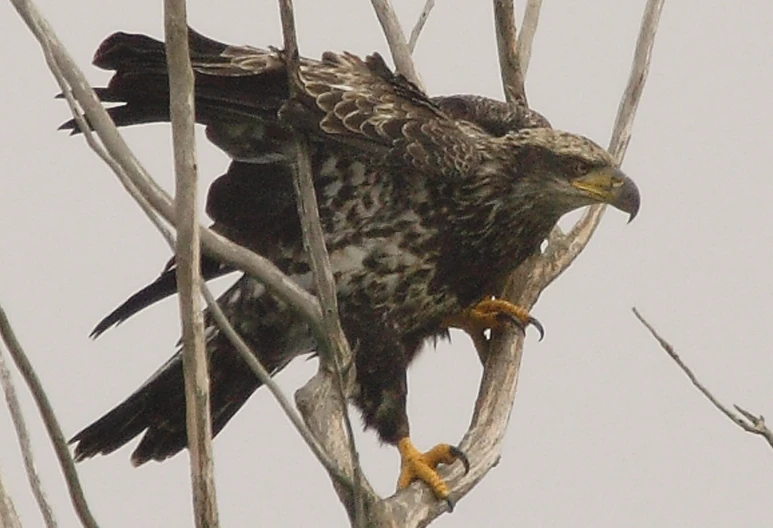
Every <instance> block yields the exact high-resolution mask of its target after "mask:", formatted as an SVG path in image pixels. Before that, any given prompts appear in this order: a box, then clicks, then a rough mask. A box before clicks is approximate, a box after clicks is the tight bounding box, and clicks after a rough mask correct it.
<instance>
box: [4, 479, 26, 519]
mask: <svg viewBox="0 0 773 528" xmlns="http://www.w3.org/2000/svg"><path fill="white" fill-rule="evenodd" d="M0 526H2V527H3V528H22V526H21V521H19V515H18V514H17V513H16V508H15V507H14V505H13V499H11V496H10V495H9V494H8V492H7V491H6V490H5V484H4V483H3V473H2V472H0Z"/></svg>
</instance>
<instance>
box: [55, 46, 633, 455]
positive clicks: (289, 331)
mask: <svg viewBox="0 0 773 528" xmlns="http://www.w3.org/2000/svg"><path fill="white" fill-rule="evenodd" d="M191 50H192V61H193V68H194V71H195V74H196V107H197V120H198V121H199V122H200V123H203V124H205V125H206V126H207V135H208V137H209V138H210V139H211V140H212V141H213V142H214V143H215V144H216V145H218V146H219V147H220V148H222V149H223V150H224V151H226V152H227V153H228V154H229V155H230V156H231V157H232V158H233V159H234V160H235V161H234V162H233V163H232V164H231V167H230V168H229V171H228V173H226V174H225V175H223V176H221V177H220V178H219V179H218V180H216V181H215V183H214V184H213V186H212V188H211V189H210V194H209V196H208V208H207V211H208V213H209V214H210V216H211V217H212V218H213V220H214V221H215V226H214V227H215V229H217V230H218V231H220V232H222V233H224V234H225V235H226V236H228V237H229V238H231V239H232V240H234V241H236V242H238V243H240V244H242V245H245V246H247V247H250V248H252V249H253V250H255V251H258V252H260V253H261V254H263V255H264V256H266V257H267V258H269V259H271V260H272V261H273V262H274V263H275V264H276V265H277V266H279V267H280V268H281V269H282V270H283V271H284V272H285V273H287V274H288V275H290V276H291V277H292V278H293V279H294V280H296V281H297V282H298V283H299V284H300V285H302V286H303V287H305V288H307V289H309V290H310V291H313V280H312V277H311V274H310V271H309V265H308V260H307V258H306V255H305V254H304V251H303V247H302V243H301V238H300V231H299V227H298V220H297V217H296V211H295V199H294V196H293V194H292V187H291V183H290V179H289V178H290V176H289V172H288V169H287V165H286V164H287V163H288V162H289V161H290V160H289V159H288V155H289V154H290V153H291V152H292V149H291V148H289V147H290V146H291V145H290V143H289V142H290V141H291V137H292V134H291V133H290V132H291V130H290V129H289V128H288V124H292V126H293V127H296V128H298V129H300V130H302V131H303V132H304V133H305V134H307V135H308V137H309V139H310V142H311V145H312V156H311V157H312V165H313V173H314V179H315V186H316V191H317V196H318V200H319V206H320V216H321V221H322V225H323V229H324V231H325V237H326V240H325V241H326V243H327V247H328V250H329V252H330V257H331V264H332V268H333V273H334V277H335V280H336V286H337V294H338V299H339V307H340V315H341V321H342V324H343V328H344V330H345V332H346V335H347V337H348V338H349V340H350V342H351V344H352V347H353V349H354V352H355V366H356V376H357V382H358V391H357V393H356V394H355V396H354V402H355V403H356V404H357V406H358V407H359V408H360V409H361V410H362V414H363V417H364V421H365V424H366V426H369V427H373V428H375V429H376V430H377V432H378V434H379V436H380V437H381V439H382V440H384V441H385V442H388V443H391V444H398V442H403V441H404V440H407V439H408V435H409V427H408V419H407V417H406V413H405V398H406V394H407V387H406V374H405V373H406V368H407V367H408V365H409V364H410V362H411V360H412V359H413V358H414V356H415V355H416V353H417V352H418V351H419V349H420V347H421V345H422V343H423V342H424V341H426V340H427V339H430V338H433V337H436V336H438V335H441V334H443V333H444V332H445V331H446V328H445V324H446V321H447V320H449V318H451V317H453V316H455V315H457V314H459V313H461V312H463V311H464V310H466V309H468V308H470V307H471V306H473V305H474V304H475V303H476V302H478V301H480V300H481V299H483V298H484V297H486V296H489V295H492V294H497V293H498V292H499V291H500V288H501V286H502V284H503V282H504V280H505V278H506V277H507V275H508V274H509V272H510V271H512V270H513V269H514V268H515V267H516V266H518V265H519V264H520V263H521V262H523V261H524V260H525V259H526V258H527V257H528V256H529V255H531V254H532V253H534V252H535V251H538V249H539V245H540V243H541V242H542V241H543V240H544V238H545V237H546V236H547V234H548V233H549V232H550V229H551V228H552V227H553V226H554V225H555V223H556V221H557V220H558V219H559V218H560V217H561V215H563V214H565V213H567V212H569V211H571V210H572V209H575V208H577V207H581V206H584V205H588V204H592V203H610V204H612V205H615V206H616V207H618V208H620V209H622V210H623V211H626V212H628V213H630V214H631V216H633V215H635V214H636V211H637V210H638V205H639V198H638V191H637V190H636V187H635V186H634V184H633V183H632V182H631V181H630V180H628V179H627V178H626V177H625V176H624V175H623V174H622V173H621V172H620V171H618V170H617V169H616V168H615V167H614V163H613V160H612V158H611V157H610V155H609V154H608V153H607V152H606V151H605V150H604V149H603V148H601V147H599V146H598V145H596V144H595V143H593V142H592V141H590V140H588V139H586V138H583V137H581V136H577V135H574V134H570V133H566V132H561V131H557V130H553V129H551V128H550V127H549V125H548V123H547V122H546V121H545V120H544V118H542V117H541V116H540V115H539V114H537V113H535V112H533V111H531V110H529V109H525V108H519V109H514V110H513V109H510V108H509V107H508V106H507V105H505V104H504V103H501V102H497V101H493V100H490V99H486V98H482V97H476V96H449V97H438V98H433V99H431V98H428V97H427V96H426V95H425V94H424V93H423V92H421V91H420V90H419V89H417V88H416V87H415V86H413V85H412V84H410V83H409V82H407V81H406V80H405V79H404V78H402V77H400V76H396V75H393V74H392V73H391V71H390V70H389V68H388V67H387V66H386V65H385V63H384V61H383V60H382V59H381V57H379V56H378V55H373V56H371V57H369V58H367V59H366V60H361V59H359V58H358V57H356V56H354V55H351V54H349V53H341V54H335V53H326V54H324V55H323V57H322V60H321V61H313V60H306V59H304V60H302V61H301V70H300V80H301V85H302V87H303V92H302V94H301V96H300V97H299V98H298V99H296V100H294V101H292V102H288V101H287V97H288V91H287V81H286V72H285V70H284V63H283V61H282V56H281V53H278V52H276V51H271V50H260V49H256V48H249V47H236V46H226V45H224V44H221V43H218V42H215V41H212V40H209V39H206V38H205V37H202V36H201V35H198V34H196V33H192V34H191ZM95 64H96V65H97V66H100V67H102V68H106V69H110V70H114V71H115V72H116V73H115V75H114V76H113V78H112V79H111V81H110V83H109V85H108V87H107V88H103V89H100V90H98V93H99V95H100V97H101V98H102V100H103V101H106V102H119V103H123V105H121V106H115V107H113V108H111V109H110V110H109V112H110V113H111V115H112V116H113V118H114V119H115V121H116V123H117V124H118V125H131V124H137V123H146V122H154V121H164V120H168V117H169V112H168V108H167V105H168V86H167V77H166V64H165V56H164V51H163V44H161V43H159V42H157V41H155V40H153V39H150V38H149V37H145V36H141V35H129V34H125V33H117V34H115V35H113V36H111V37H109V38H108V39H107V40H106V41H105V42H104V43H103V44H102V45H101V46H100V49H99V50H98V52H97V55H96V57H95ZM69 126H70V127H72V126H74V125H72V123H70V125H69ZM203 268H204V270H205V275H206V276H209V277H212V276H216V275H219V274H222V273H225V272H228V271H230V270H229V269H228V268H227V267H225V266H221V265H220V264H219V263H217V262H216V261H214V260H213V259H211V258H209V257H205V260H204V263H203ZM174 287H175V286H174V267H173V266H172V267H170V268H168V269H167V270H166V272H165V274H163V275H162V276H161V277H160V278H159V280H157V281H156V282H155V283H153V284H152V285H151V286H149V287H148V288H146V289H145V290H142V291H141V292H139V293H138V294H137V295H135V296H134V297H132V298H131V299H130V300H129V301H127V303H126V304H124V305H122V306H121V307H120V308H119V309H118V310H117V311H116V312H114V313H113V314H111V315H110V316H108V318H106V320H104V321H103V322H101V323H100V325H98V327H97V328H96V329H95V333H96V334H99V333H101V332H102V331H104V330H105V329H107V328H108V327H109V326H111V325H113V324H117V323H119V322H121V321H123V320H124V319H125V318H126V317H129V316H130V315H132V314H133V313H134V312H136V311H137V310H139V309H142V308H143V307H144V306H146V305H148V304H151V303H152V302H155V300H157V299H158V298H161V297H163V296H165V295H168V294H170V293H172V292H173V291H174ZM219 303H220V305H221V306H222V308H223V310H224V311H225V313H226V315H227V316H228V318H229V320H230V321H231V322H232V324H233V325H234V326H235V328H236V329H237V331H239V332H240V333H241V334H242V336H243V337H244V338H245V339H246V340H247V342H248V343H249V344H250V346H251V347H252V348H253V350H254V351H255V353H256V354H257V355H258V357H259V358H260V360H261V361H262V362H263V363H264V365H265V366H266V367H267V368H268V369H269V370H270V371H272V372H276V371H278V370H279V369H281V368H282V367H284V366H285V365H286V364H287V363H288V362H289V361H290V360H292V359H293V358H294V357H296V356H298V355H300V354H304V353H309V352H312V351H313V350H314V349H315V343H314V342H313V339H312V337H311V335H310V332H309V329H308V327H307V325H306V324H305V323H304V322H303V321H301V320H299V319H298V317H297V316H296V314H295V313H294V312H293V310H292V309H291V308H290V307H288V306H286V305H285V304H284V303H283V302H281V301H280V300H278V299H276V298H275V297H274V296H272V295H271V294H270V293H269V292H267V291H266V290H265V288H264V287H263V286H262V285H261V284H259V283H258V282H257V281H255V280H254V279H252V278H250V277H247V276H242V277H241V278H240V279H239V280H238V281H237V283H236V284H234V285H233V286H232V287H231V288H230V289H229V290H228V291H227V292H226V293H224V294H223V295H222V297H221V298H220V299H219ZM207 352H208V354H209V359H210V373H211V376H212V381H211V383H212V388H211V394H212V413H213V421H214V426H215V427H214V429H215V433H217V431H219V430H220V429H221V428H222V427H223V426H224V425H225V423H226V422H227V421H228V420H229V419H230V418H231V417H232V416H233V414H234V413H235V412H236V411H237V410H238V409H239V408H240V407H241V406H242V405H243V404H244V402H245V401H246V400H247V398H248V397H249V395H250V394H251V393H252V392H253V391H254V390H255V389H257V388H258V386H259V382H258V381H257V379H255V378H254V376H253V375H252V373H251V372H250V370H249V369H248V368H247V367H246V366H245V365H243V364H242V363H241V361H240V360H239V359H238V357H237V356H236V354H235V352H234V351H233V349H232V347H231V345H230V343H229V342H228V340H227V338H225V337H224V336H223V335H222V334H221V333H220V331H219V329H218V328H217V326H216V325H215V324H214V322H213V321H212V319H211V318H210V317H207ZM143 431H144V432H145V434H144V436H143V439H142V441H141V443H140V445H139V446H138V447H137V449H136V450H135V452H134V455H133V461H134V462H135V463H137V464H140V463H143V462H145V461H147V460H150V459H156V460H162V459H164V458H166V457H168V456H171V455H173V454H175V453H176V452H177V451H179V450H180V449H182V448H183V447H184V446H185V444H186V436H185V413H184V394H183V382H182V369H181V361H180V354H179V353H178V354H176V355H175V356H174V357H173V358H172V359H171V360H170V362H168V363H167V364H166V365H164V367H162V368H161V369H160V370H159V371H158V372H157V373H156V374H155V375H154V376H153V377H152V378H151V379H150V380H148V381H147V382H146V383H145V384H144V385H143V386H142V387H140V389H138V391H137V392H135V393H134V394H133V395H131V396H130V397H129V398H128V399H127V400H126V401H124V402H123V403H122V404H121V405H119V406H118V407H116V408H115V409H114V410H112V411H110V412H109V413H108V414H107V415H105V416H104V417H103V418H101V419H100V420H98V421H97V422H95V423H94V424H92V425H91V426H89V427H88V428H86V429H84V430H83V431H81V432H80V433H78V434H77V435H76V436H75V437H74V438H73V441H74V442H77V446H76V449H75V451H76V457H77V458H78V459H83V458H87V457H90V456H93V455H95V454H97V453H109V452H111V451H113V450H115V449H117V448H118V447H120V446H121V445H123V444H124V443H126V442H127V441H129V440H130V439H131V438H133V437H134V436H136V435H138V434H140V433H142V432H143ZM401 445H402V444H401ZM401 452H403V449H402V448H401Z"/></svg>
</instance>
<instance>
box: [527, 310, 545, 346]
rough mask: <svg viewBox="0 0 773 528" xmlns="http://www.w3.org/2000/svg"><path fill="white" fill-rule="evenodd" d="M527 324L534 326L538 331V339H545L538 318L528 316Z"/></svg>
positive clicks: (543, 329) (542, 327)
mask: <svg viewBox="0 0 773 528" xmlns="http://www.w3.org/2000/svg"><path fill="white" fill-rule="evenodd" d="M529 324H530V325H532V326H533V327H534V328H536V329H537V331H538V332H539V340H540V341H542V340H543V339H545V327H544V326H542V323H540V322H539V320H537V319H536V318H535V317H532V316H529Z"/></svg>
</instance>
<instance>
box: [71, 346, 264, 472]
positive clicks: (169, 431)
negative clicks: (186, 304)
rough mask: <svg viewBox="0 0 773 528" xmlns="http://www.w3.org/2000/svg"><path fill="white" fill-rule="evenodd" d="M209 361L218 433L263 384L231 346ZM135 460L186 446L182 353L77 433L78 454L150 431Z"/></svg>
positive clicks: (88, 453)
mask: <svg viewBox="0 0 773 528" xmlns="http://www.w3.org/2000/svg"><path fill="white" fill-rule="evenodd" d="M223 352H224V353H220V354H215V355H213V356H212V358H211V361H210V376H211V385H210V389H211V393H210V396H211V411H212V432H213V435H216V434H217V433H218V432H220V430H221V429H222V428H223V426H225V424H226V423H227V422H228V420H230V419H231V417H232V416H233V415H234V414H235V413H236V411H238V410H239V409H240V408H241V407H242V405H244V403H245V402H246V401H247V398H249V397H250V395H251V394H252V393H253V392H254V391H255V390H256V389H257V388H258V387H259V386H260V383H259V382H258V380H257V378H255V376H254V375H253V374H252V372H251V371H250V370H249V368H247V367H246V365H245V364H244V362H243V361H242V360H241V359H240V358H239V357H237V356H236V354H235V353H234V352H232V351H223ZM145 430H147V431H146V432H145V435H144V436H143V437H142V441H141V442H140V444H139V445H138V446H137V448H136V449H135V450H134V453H133V454H132V458H131V460H132V464H134V465H136V466H138V465H140V464H144V463H145V462H147V461H148V460H159V461H161V460H164V459H166V458H169V457H171V456H172V455H175V454H177V453H178V452H179V451H180V450H182V449H183V448H184V447H186V446H187V443H188V437H187V433H186V425H185V388H184V381H183V370H182V356H181V354H180V353H177V354H176V355H175V356H174V357H173V358H172V359H171V360H170V361H169V362H167V363H166V365H164V366H163V367H162V368H161V369H160V370H159V371H158V372H156V374H154V375H153V377H151V378H150V379H149V380H148V381H147V382H146V383H145V384H144V385H143V386H142V387H140V388H139V389H138V390H137V391H136V392H135V393H134V394H132V395H131V396H129V397H128V398H127V399H126V400H125V401H124V402H123V403H121V404H120V405H118V406H117V407H116V408H115V409H113V410H112V411H110V412H109V413H107V414H106V415H105V416H103V417H102V418H100V419H99V420H97V421H96V422H94V423H93V424H91V425H90V426H88V427H87V428H85V429H84V430H82V431H81V432H79V433H78V434H76V435H75V436H74V437H73V438H72V439H71V440H70V443H77V445H76V447H75V460H78V461H80V460H83V459H86V458H89V457H92V456H94V455H98V454H102V455H106V454H108V453H112V452H113V451H115V450H116V449H118V448H120V447H121V446H123V445H124V444H126V443H127V442H129V441H130V440H131V439H132V438H134V437H135V436H137V435H139V434H140V433H142V432H143V431H145Z"/></svg>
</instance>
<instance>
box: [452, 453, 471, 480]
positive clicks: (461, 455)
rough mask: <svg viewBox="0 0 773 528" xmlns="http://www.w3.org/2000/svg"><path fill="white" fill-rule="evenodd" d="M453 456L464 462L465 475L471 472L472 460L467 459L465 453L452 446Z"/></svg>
mask: <svg viewBox="0 0 773 528" xmlns="http://www.w3.org/2000/svg"><path fill="white" fill-rule="evenodd" d="M451 454H452V455H454V456H455V457H456V458H457V459H458V460H461V461H462V465H464V474H465V475H466V474H467V473H469V472H470V460H469V459H468V458H467V455H466V454H464V451H462V450H461V449H459V448H458V447H456V446H451Z"/></svg>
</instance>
